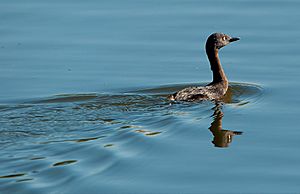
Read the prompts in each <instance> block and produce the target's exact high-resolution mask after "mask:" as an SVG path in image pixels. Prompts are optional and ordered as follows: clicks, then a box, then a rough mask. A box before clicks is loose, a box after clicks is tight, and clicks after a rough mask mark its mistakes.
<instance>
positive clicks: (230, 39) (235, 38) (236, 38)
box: [229, 37, 240, 42]
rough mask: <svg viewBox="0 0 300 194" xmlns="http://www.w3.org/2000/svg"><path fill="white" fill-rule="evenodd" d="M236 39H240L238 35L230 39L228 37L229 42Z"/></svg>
mask: <svg viewBox="0 0 300 194" xmlns="http://www.w3.org/2000/svg"><path fill="white" fill-rule="evenodd" d="M237 40H240V38H238V37H233V38H230V39H229V42H234V41H237Z"/></svg>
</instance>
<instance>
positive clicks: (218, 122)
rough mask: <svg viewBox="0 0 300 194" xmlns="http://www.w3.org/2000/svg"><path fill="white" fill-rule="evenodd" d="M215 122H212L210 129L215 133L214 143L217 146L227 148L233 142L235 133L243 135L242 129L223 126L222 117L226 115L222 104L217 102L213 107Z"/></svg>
mask: <svg viewBox="0 0 300 194" xmlns="http://www.w3.org/2000/svg"><path fill="white" fill-rule="evenodd" d="M213 109H214V114H213V116H212V117H213V122H212V123H211V125H210V127H209V130H210V131H211V133H212V134H213V136H214V137H213V141H212V143H213V144H214V145H215V146H216V147H221V148H226V147H228V146H229V144H230V143H231V142H232V138H233V136H235V135H241V134H242V132H241V131H231V130H226V129H223V128H222V118H223V116H224V114H223V112H222V105H221V104H220V103H217V104H216V106H215V107H214V108H213Z"/></svg>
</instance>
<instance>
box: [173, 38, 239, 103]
mask: <svg viewBox="0 0 300 194" xmlns="http://www.w3.org/2000/svg"><path fill="white" fill-rule="evenodd" d="M237 40H239V38H232V37H230V36H228V35H226V34H223V33H213V34H211V35H210V36H209V37H208V38H207V41H206V46H205V48H206V54H207V57H208V60H209V62H210V66H211V70H212V72H213V81H212V82H211V83H210V84H208V85H207V86H204V87H188V88H185V89H183V90H180V91H178V92H176V93H175V94H172V95H170V96H169V99H170V100H174V101H199V100H218V99H220V98H222V97H223V96H224V95H225V94H226V91H227V89H228V80H227V77H226V75H225V73H224V70H223V68H222V65H221V63H220V59H219V55H218V51H219V49H221V48H222V47H224V46H226V45H228V44H229V43H231V42H234V41H237Z"/></svg>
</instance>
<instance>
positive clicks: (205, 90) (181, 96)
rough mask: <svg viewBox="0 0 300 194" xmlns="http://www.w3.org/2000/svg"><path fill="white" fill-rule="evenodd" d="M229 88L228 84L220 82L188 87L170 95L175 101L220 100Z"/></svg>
mask: <svg viewBox="0 0 300 194" xmlns="http://www.w3.org/2000/svg"><path fill="white" fill-rule="evenodd" d="M227 89H228V84H227V83H225V82H220V83H216V84H211V85H207V86H204V87H188V88H185V89H182V90H180V91H178V92H176V93H174V94H172V95H170V96H169V99H170V100H174V101H201V100H218V99H220V98H222V97H223V96H224V95H225V93H226V91H227Z"/></svg>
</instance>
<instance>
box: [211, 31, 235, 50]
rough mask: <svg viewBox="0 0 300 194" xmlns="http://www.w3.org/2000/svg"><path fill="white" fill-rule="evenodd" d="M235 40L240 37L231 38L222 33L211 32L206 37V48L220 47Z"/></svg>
mask: <svg viewBox="0 0 300 194" xmlns="http://www.w3.org/2000/svg"><path fill="white" fill-rule="evenodd" d="M237 40H240V38H233V37H230V36H228V35H226V34H223V33H213V34H211V35H210V36H209V37H208V38H207V41H206V49H208V48H216V49H220V48H222V47H223V46H226V45H228V44H229V43H231V42H234V41H237Z"/></svg>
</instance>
